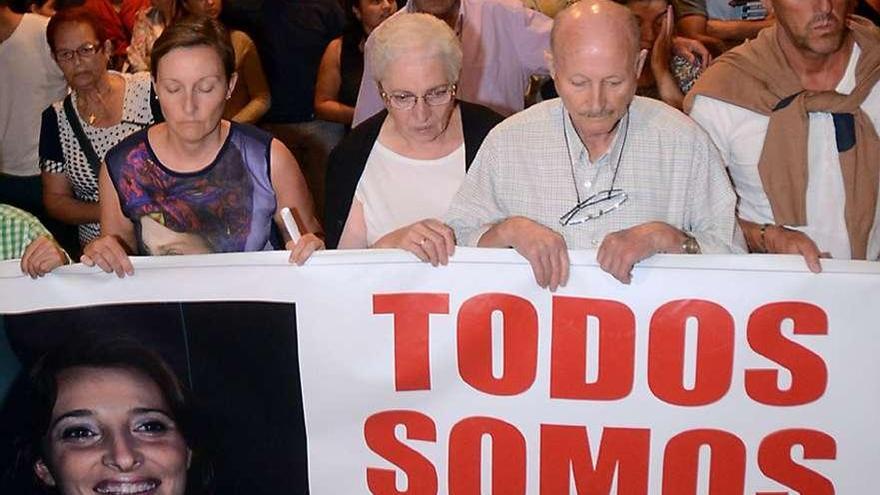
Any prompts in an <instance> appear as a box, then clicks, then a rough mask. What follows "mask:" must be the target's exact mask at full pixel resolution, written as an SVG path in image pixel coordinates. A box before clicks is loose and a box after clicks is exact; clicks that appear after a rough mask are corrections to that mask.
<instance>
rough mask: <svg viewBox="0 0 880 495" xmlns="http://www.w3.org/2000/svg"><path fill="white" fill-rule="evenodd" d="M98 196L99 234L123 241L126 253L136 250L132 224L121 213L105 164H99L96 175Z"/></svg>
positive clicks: (117, 197)
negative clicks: (99, 169) (99, 168)
mask: <svg viewBox="0 0 880 495" xmlns="http://www.w3.org/2000/svg"><path fill="white" fill-rule="evenodd" d="M98 197H100V198H101V202H100V203H98V204H99V205H100V211H101V236H102V237H103V236H111V237H116V238H117V239H119V240H120V241H122V243H123V247H124V248H125V250H126V251H127V252H128V253H136V252H137V240H136V239H135V237H134V224H132V223H131V220H129V219H128V217H126V216H125V215H124V214H123V213H122V206H121V205H120V203H119V195H118V194H116V188H115V187H113V182H112V181H111V180H110V174H109V173H108V172H107V165H103V166H101V173H100V174H99V175H98Z"/></svg>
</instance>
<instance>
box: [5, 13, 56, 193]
mask: <svg viewBox="0 0 880 495" xmlns="http://www.w3.org/2000/svg"><path fill="white" fill-rule="evenodd" d="M48 23H49V19H47V18H45V17H43V16H40V15H35V14H25V15H24V17H23V18H22V20H21V23H20V24H19V25H18V27H17V28H16V29H15V31H13V32H12V35H11V36H10V37H9V38H7V39H6V40H5V41H3V42H2V43H0V173H3V174H9V175H18V176H31V175H38V174H39V173H40V159H39V156H38V152H37V148H38V146H39V143H40V116H41V115H42V113H43V110H45V109H46V107H48V106H49V105H51V104H52V103H54V102H56V101H58V100H60V99H61V98H64V96H65V95H66V94H67V82H66V81H65V80H64V75H63V74H62V73H61V69H59V68H58V64H56V63H55V60H54V59H53V58H52V53H51V51H50V50H49V43H48V41H46V25H47V24H48Z"/></svg>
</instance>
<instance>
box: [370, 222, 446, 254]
mask: <svg viewBox="0 0 880 495" xmlns="http://www.w3.org/2000/svg"><path fill="white" fill-rule="evenodd" d="M372 247H374V248H397V249H405V250H407V251H409V252H411V253H413V254H414V255H416V256H417V257H418V258H419V259H420V260H422V261H424V262H425V263H430V264H431V265H433V266H437V265H446V264H448V263H449V257H450V256H452V254H453V253H454V252H455V233H454V232H453V231H452V229H451V228H449V226H448V225H446V224H445V223H443V222H441V221H440V220H436V219H433V218H427V219H425V220H421V221H419V222H416V223H414V224H412V225H408V226H406V227H402V228H400V229H397V230H395V231H394V232H391V233H389V234H386V235H385V236H383V237H382V238H381V239H379V240H378V241H376V243H375V244H373V246H372Z"/></svg>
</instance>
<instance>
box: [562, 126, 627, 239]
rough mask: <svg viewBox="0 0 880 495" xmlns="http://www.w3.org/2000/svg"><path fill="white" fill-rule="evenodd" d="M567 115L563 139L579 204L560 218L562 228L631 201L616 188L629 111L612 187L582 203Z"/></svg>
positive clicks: (608, 211)
mask: <svg viewBox="0 0 880 495" xmlns="http://www.w3.org/2000/svg"><path fill="white" fill-rule="evenodd" d="M566 115H567V113H566V112H562V119H563V120H562V137H563V139H565V148H566V151H568V164H569V167H570V168H571V179H572V181H573V182H574V193H575V195H576V196H577V204H576V205H575V207H574V208H572V209H570V210H568V211H567V212H565V214H564V215H562V216H561V217H559V223H560V224H562V226H564V227H565V226H569V225H577V224H580V223H584V222H587V221H589V220H594V219H596V218H599V217H601V216H602V215H605V214H607V213H611V212H612V211H614V210H616V209H618V208H620V205H622V204H623V203H625V202H626V200H627V199H629V196H628V195H627V194H626V191H624V190H623V189H618V188H615V187H614V184H615V183H616V182H617V171H618V170H619V169H620V159H621V158H623V151H624V148H625V147H626V137H627V135H628V134H629V110H628V109H627V113H626V115H625V117H624V118H625V119H626V123H625V124H624V128H623V139H622V140H621V143H620V151H618V153H617V163H616V164H615V165H614V175H613V176H612V177H611V187H610V188H608V189H605V190H604V191H599V192H597V193H596V194H593V195H592V196H590V197H588V198H587V199H585V200H583V201H581V193H580V191H578V187H577V178H576V177H575V175H574V160H572V158H571V145H569V144H568V130H567V127H566V125H565V118H566Z"/></svg>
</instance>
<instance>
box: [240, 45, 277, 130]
mask: <svg viewBox="0 0 880 495" xmlns="http://www.w3.org/2000/svg"><path fill="white" fill-rule="evenodd" d="M248 41H249V43H248V45H247V48H246V52H245V54H244V58H243V60H242V62H241V71H240V73H239V78H240V80H239V84H244V85H245V88H246V90H247V95H248V97H249V98H250V100H249V101H248V103H247V105H245V106H244V108H242V109H241V110H239V111H238V113H236V114H235V115H234V116H233V117H232V120H234V121H236V122H243V123H246V124H254V123H256V122H257V121H258V120H260V119H261V118H262V117H263V115H266V112H268V111H269V106H270V105H271V102H272V99H271V97H270V94H269V83H268V82H267V81H266V74H265V72H263V65H262V64H261V63H260V54H259V53H258V52H257V48H256V47H255V46H254V43H253V41H250V39H248Z"/></svg>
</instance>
